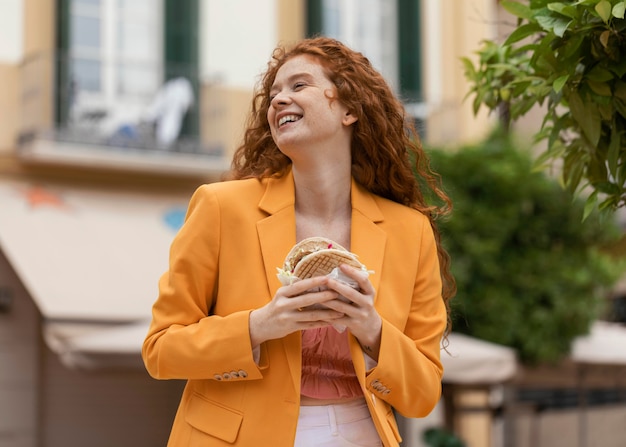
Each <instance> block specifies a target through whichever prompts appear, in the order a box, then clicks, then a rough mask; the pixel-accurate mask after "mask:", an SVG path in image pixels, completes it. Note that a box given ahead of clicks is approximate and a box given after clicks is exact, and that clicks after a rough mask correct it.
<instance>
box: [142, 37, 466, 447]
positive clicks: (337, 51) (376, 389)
mask: <svg viewBox="0 0 626 447" xmlns="http://www.w3.org/2000/svg"><path fill="white" fill-rule="evenodd" d="M412 165H413V166H412ZM412 169H416V172H417V175H418V176H419V178H420V183H419V184H418V182H417V181H416V179H415V176H414V173H413V171H412ZM425 192H428V194H430V195H431V196H432V195H433V194H434V195H436V196H438V197H439V199H441V200H443V202H444V203H446V207H445V209H439V208H436V207H434V206H429V205H427V204H426V203H425V200H424V193H425ZM449 205H450V203H449V200H448V198H447V197H446V196H445V194H444V193H443V192H442V191H441V190H440V188H439V187H438V185H437V181H436V176H435V175H434V174H433V173H432V172H431V171H430V169H429V167H428V161H427V159H426V157H425V154H424V152H423V151H422V149H421V146H420V145H419V142H418V139H417V135H415V132H414V130H413V128H412V126H407V122H406V121H405V115H404V110H403V107H402V105H401V103H400V102H399V101H398V100H397V99H396V98H395V97H394V95H393V93H392V91H391V90H390V88H389V86H388V85H387V84H386V82H385V81H384V79H383V78H382V77H381V75H380V74H379V73H377V72H376V71H375V70H374V69H373V68H372V66H371V65H370V63H369V61H368V60H367V59H366V58H365V57H364V56H363V55H361V54H360V53H357V52H354V51H352V50H350V49H349V48H347V47H346V46H344V45H343V44H341V43H340V42H337V41H335V40H332V39H328V38H314V39H308V40H304V41H302V42H300V43H299V44H297V45H295V46H294V47H293V48H292V49H291V50H289V51H286V50H284V49H281V48H278V49H276V50H275V52H274V54H273V58H272V60H270V62H269V64H268V69H267V71H266V73H265V75H264V77H263V79H262V82H261V84H260V86H259V89H258V91H257V93H256V95H255V98H254V101H253V107H252V112H251V116H250V119H249V123H248V128H247V131H246V133H245V137H244V142H243V144H242V146H241V147H240V148H239V149H238V150H237V152H236V153H235V157H234V161H233V168H232V172H231V176H230V180H229V181H225V182H219V183H215V184H210V185H204V186H201V187H200V188H199V189H198V190H197V191H196V193H195V194H194V196H193V197H192V199H191V202H190V205H189V210H188V213H187V218H186V222H185V224H184V226H183V227H182V228H181V230H180V232H179V234H178V235H177V237H176V238H175V240H174V242H173V243H172V248H171V253H170V268H169V271H168V272H167V273H165V274H164V275H163V277H162V278H161V280H160V283H159V287H160V289H159V290H160V293H159V297H158V300H157V301H156V303H155V304H154V307H153V320H152V324H151V327H150V330H149V333H148V335H147V337H146V340H145V342H144V346H143V358H144V361H145V364H146V367H147V369H148V371H149V373H150V374H151V375H152V376H153V377H155V378H159V379H186V380H187V381H188V382H187V386H186V388H185V391H184V393H183V396H182V400H181V403H180V406H179V410H178V413H177V415H176V419H175V421H174V426H173V428H172V432H171V436H170V443H169V445H170V446H219V445H239V446H292V445H296V446H307V445H315V446H320V445H329V446H344V445H345V446H354V445H364V446H377V445H384V446H397V445H398V444H399V442H400V440H401V439H400V436H399V434H398V430H397V426H396V422H395V419H394V415H393V412H392V408H395V410H397V411H398V412H400V413H402V414H404V415H405V416H407V417H422V416H425V415H427V414H428V413H429V412H430V411H431V410H432V408H433V407H434V406H435V405H436V403H437V402H438V400H439V397H440V392H441V385H440V381H441V376H442V372H443V371H442V366H441V363H440V359H439V351H440V342H441V338H442V336H443V335H444V334H445V331H446V327H447V323H448V300H449V299H450V298H451V296H452V295H453V293H454V281H453V279H452V277H451V275H450V272H449V262H448V257H447V255H446V253H445V251H444V250H443V249H442V247H441V246H440V244H439V236H438V232H437V229H436V226H435V222H434V221H435V218H436V217H437V216H438V215H439V214H441V213H442V212H444V211H446V210H447V209H449ZM311 236H324V237H327V238H330V239H332V240H334V241H336V242H337V243H339V244H340V245H342V246H344V247H346V248H347V249H349V250H350V251H352V252H354V253H356V254H357V255H358V256H359V260H360V261H361V262H362V263H363V264H365V265H366V266H367V268H368V269H370V270H371V271H373V273H371V274H369V275H368V273H367V272H363V271H360V270H357V269H354V268H351V267H349V266H346V265H343V266H341V270H342V273H343V274H345V275H347V276H348V277H349V278H351V279H353V280H354V281H356V283H357V284H358V288H351V287H349V286H347V285H346V284H344V283H342V282H340V281H337V280H333V279H330V278H329V277H326V276H322V277H314V278H310V279H305V280H302V281H298V282H295V283H293V284H291V285H287V286H281V285H280V283H279V281H278V279H277V276H276V269H277V267H280V266H282V264H283V260H284V257H285V255H286V254H287V253H288V252H289V250H290V248H291V247H292V246H293V245H294V244H295V243H296V242H297V241H300V240H302V239H304V238H308V237H311ZM339 296H343V297H345V298H347V299H348V300H349V302H348V303H346V302H343V301H341V300H339V299H337V298H338V297H339ZM320 303H323V304H324V306H325V307H324V306H322V307H321V308H320V306H316V307H314V308H313V309H312V310H309V309H306V307H307V306H309V305H311V304H320ZM339 326H342V327H346V328H347V330H346V331H345V332H338V331H337V330H335V329H334V327H339ZM320 421H321V423H322V424H321V425H322V427H319V425H320V424H319V422H320Z"/></svg>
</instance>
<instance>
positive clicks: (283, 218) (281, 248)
mask: <svg viewBox="0 0 626 447" xmlns="http://www.w3.org/2000/svg"><path fill="white" fill-rule="evenodd" d="M294 198H295V188H294V184H293V175H292V174H291V171H289V173H288V174H286V175H285V176H284V177H281V178H279V179H275V178H271V179H269V180H268V183H267V189H266V191H265V194H264V195H263V198H262V199H261V201H260V202H259V208H261V209H262V210H263V211H265V212H266V213H267V214H269V215H268V216H267V217H265V218H263V219H261V220H259V221H258V222H257V233H258V236H259V242H260V244H261V252H262V254H263V263H264V266H265V274H266V276H267V284H268V286H269V293H270V296H272V297H273V296H274V293H275V292H276V290H277V289H278V288H279V287H280V286H281V284H280V281H279V280H278V277H277V273H278V271H277V270H276V269H277V268H278V267H282V265H283V262H284V260H285V256H287V253H289V250H291V247H293V246H294V244H295V243H296V216H295V208H294ZM281 341H282V344H283V347H284V349H285V353H286V356H287V361H288V363H289V369H290V370H291V378H292V381H293V386H294V389H295V390H299V389H300V372H301V370H302V356H301V355H300V352H301V350H302V344H301V343H302V342H301V337H300V333H299V332H294V333H293V334H289V335H288V336H286V337H283V338H282V339H281Z"/></svg>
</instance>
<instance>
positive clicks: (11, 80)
mask: <svg viewBox="0 0 626 447" xmlns="http://www.w3.org/2000/svg"><path fill="white" fill-rule="evenodd" d="M19 91H20V84H19V68H18V66H16V65H5V64H0V156H5V155H6V154H8V153H11V152H13V150H14V149H15V141H16V140H15V139H16V136H17V129H18V126H19V117H20V115H21V110H20V95H19Z"/></svg>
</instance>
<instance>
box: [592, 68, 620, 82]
mask: <svg viewBox="0 0 626 447" xmlns="http://www.w3.org/2000/svg"><path fill="white" fill-rule="evenodd" d="M585 77H586V78H587V79H588V80H590V81H594V82H604V83H606V82H608V81H612V80H613V79H614V78H615V75H614V74H613V73H612V72H611V71H609V70H607V69H606V68H604V67H601V66H600V65H596V66H595V67H593V68H592V69H591V70H589V71H588V72H587V74H586V75H585Z"/></svg>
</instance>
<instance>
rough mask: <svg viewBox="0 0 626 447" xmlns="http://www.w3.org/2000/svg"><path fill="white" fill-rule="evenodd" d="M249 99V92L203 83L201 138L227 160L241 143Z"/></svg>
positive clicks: (249, 104)
mask: <svg viewBox="0 0 626 447" xmlns="http://www.w3.org/2000/svg"><path fill="white" fill-rule="evenodd" d="M251 101H252V92H250V91H247V90H243V89H236V88H228V87H226V86H222V85H219V84H218V85H210V84H205V85H203V86H202V91H201V104H202V113H201V116H202V123H201V134H202V139H203V141H204V142H205V143H206V144H208V145H209V146H218V147H221V148H222V149H223V150H224V153H225V155H226V157H227V158H228V159H229V160H230V159H231V158H232V154H233V153H234V151H235V149H236V148H237V147H238V146H239V144H240V143H241V142H242V138H243V129H244V125H245V121H246V118H247V116H248V112H249V110H250V106H251Z"/></svg>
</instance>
